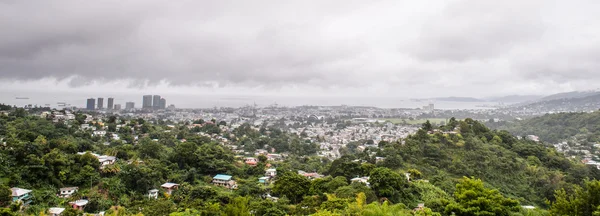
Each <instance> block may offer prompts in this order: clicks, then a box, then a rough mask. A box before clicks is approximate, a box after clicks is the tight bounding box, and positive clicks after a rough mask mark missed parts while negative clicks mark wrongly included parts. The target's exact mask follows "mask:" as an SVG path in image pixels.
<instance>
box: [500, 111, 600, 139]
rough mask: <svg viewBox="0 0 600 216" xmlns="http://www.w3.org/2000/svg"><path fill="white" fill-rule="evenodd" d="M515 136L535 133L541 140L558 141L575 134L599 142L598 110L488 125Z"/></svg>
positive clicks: (599, 117) (599, 122) (599, 114)
mask: <svg viewBox="0 0 600 216" xmlns="http://www.w3.org/2000/svg"><path fill="white" fill-rule="evenodd" d="M490 126H492V127H496V128H497V129H500V130H507V131H509V132H511V133H512V134H514V135H517V136H526V135H536V136H538V137H539V138H540V140H541V141H544V142H549V143H558V142H561V141H564V140H566V139H569V138H571V137H573V136H576V135H581V136H585V139H586V140H587V141H588V142H594V143H597V142H600V111H596V112H592V113H584V112H581V113H557V114H546V115H543V116H539V117H535V118H531V119H527V120H523V121H517V122H513V123H508V124H502V125H490Z"/></svg>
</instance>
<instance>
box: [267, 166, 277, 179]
mask: <svg viewBox="0 0 600 216" xmlns="http://www.w3.org/2000/svg"><path fill="white" fill-rule="evenodd" d="M265 176H268V177H275V176H277V170H276V169H273V168H271V169H267V171H265Z"/></svg>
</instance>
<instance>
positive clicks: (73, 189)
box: [58, 187, 79, 198]
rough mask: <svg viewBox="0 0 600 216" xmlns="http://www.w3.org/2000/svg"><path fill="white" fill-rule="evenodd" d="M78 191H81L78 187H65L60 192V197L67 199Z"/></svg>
mask: <svg viewBox="0 0 600 216" xmlns="http://www.w3.org/2000/svg"><path fill="white" fill-rule="evenodd" d="M77 190H79V188H78V187H64V188H61V189H60V190H59V195H58V196H60V197H63V198H67V197H70V196H71V195H73V194H74V193H75V192H77Z"/></svg>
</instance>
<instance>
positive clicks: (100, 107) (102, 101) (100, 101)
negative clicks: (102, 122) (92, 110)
mask: <svg viewBox="0 0 600 216" xmlns="http://www.w3.org/2000/svg"><path fill="white" fill-rule="evenodd" d="M103 108H104V98H98V109H99V110H101V109H103Z"/></svg>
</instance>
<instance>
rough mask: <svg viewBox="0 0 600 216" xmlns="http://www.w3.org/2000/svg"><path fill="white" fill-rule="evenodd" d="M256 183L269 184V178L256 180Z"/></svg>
mask: <svg viewBox="0 0 600 216" xmlns="http://www.w3.org/2000/svg"><path fill="white" fill-rule="evenodd" d="M258 183H261V184H269V177H266V176H263V177H260V178H258Z"/></svg>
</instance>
